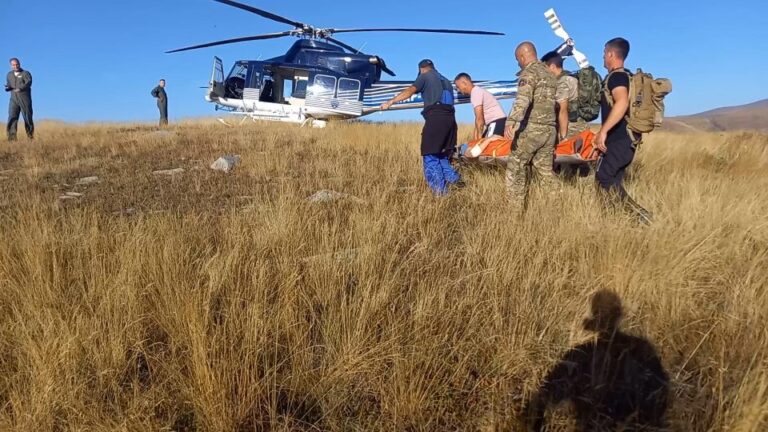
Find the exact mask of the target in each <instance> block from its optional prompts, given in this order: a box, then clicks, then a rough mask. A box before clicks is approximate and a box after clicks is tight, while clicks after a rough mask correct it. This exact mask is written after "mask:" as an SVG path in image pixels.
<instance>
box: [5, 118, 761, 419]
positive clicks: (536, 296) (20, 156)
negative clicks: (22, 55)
mask: <svg viewBox="0 0 768 432" xmlns="http://www.w3.org/2000/svg"><path fill="white" fill-rule="evenodd" d="M468 131H469V130H468V129H467V127H466V126H463V127H462V131H461V133H460V138H462V137H466V136H467V134H468ZM419 133H420V125H419V124H418V123H393V124H366V123H332V124H330V125H329V127H328V128H326V129H301V128H297V127H294V126H290V125H280V124H270V123H259V124H246V125H243V126H242V127H236V128H228V127H226V126H224V125H221V124H218V123H216V122H215V121H207V120H206V121H188V122H183V123H181V124H177V125H173V126H171V127H170V128H168V129H167V132H162V133H158V132H157V128H156V127H153V126H148V125H143V124H110V125H99V124H84V125H66V124H59V123H57V122H50V123H48V122H46V123H44V124H42V125H41V126H40V128H39V131H38V132H37V137H38V139H36V141H34V142H29V141H26V140H25V139H23V138H20V140H19V141H18V142H15V143H5V142H3V143H2V144H0V236H2V242H1V243H0V293H2V296H1V297H0V345H1V346H2V350H0V430H9V431H10V430H13V431H40V430H56V431H58V430H62V431H64V430H67V431H69V430H93V431H103V430H114V431H149V430H152V431H154V430H158V431H160V430H177V431H263V430H285V431H288V430H303V431H321V430H322V431H326V430H327V431H349V430H356V431H363V430H366V431H368V430H380V431H393V430H396V431H406V430H413V431H417V430H418V431H420V430H428V431H445V430H482V431H490V430H498V431H517V430H522V429H521V428H522V424H521V423H520V421H521V409H522V407H523V405H524V404H525V401H526V400H527V399H528V398H529V397H531V395H532V394H533V393H534V392H535V391H536V389H537V388H538V386H539V385H540V384H541V380H542V378H543V376H544V375H545V374H546V373H547V371H548V370H549V369H550V368H551V367H552V366H554V365H555V364H556V363H557V361H558V360H559V359H560V357H561V356H562V355H563V354H564V353H565V352H566V351H567V350H568V349H569V348H571V347H573V346H574V345H576V344H579V343H582V342H584V341H587V340H589V339H590V338H591V337H592V336H591V334H590V333H587V332H585V331H584V330H583V329H582V328H581V323H582V320H583V318H584V317H585V316H586V315H587V313H588V304H589V299H590V296H591V295H592V294H593V293H594V292H596V291H597V290H600V289H610V290H613V291H615V292H616V293H618V294H619V295H620V297H621V299H622V302H623V305H624V309H625V318H624V320H623V323H622V328H623V329H624V330H625V331H626V332H627V333H629V334H632V335H635V336H639V337H643V338H646V339H647V340H649V341H650V342H651V343H652V344H653V345H654V347H655V348H656V350H657V352H658V354H659V356H660V357H661V360H662V363H663V366H664V368H665V370H666V372H667V374H668V375H669V377H670V394H671V400H670V405H669V409H668V411H667V420H668V423H669V425H670V428H669V430H674V431H740V432H742V431H744V432H746V431H754V432H758V431H763V430H766V428H767V427H768V327H767V326H766V318H768V294H767V293H766V285H767V283H768V219H767V218H766V215H768V174H767V173H766V166H768V135H765V134H759V133H750V132H733V133H690V134H672V133H664V132H658V133H654V134H652V135H650V137H649V138H648V140H647V142H646V143H645V144H644V145H643V147H641V149H640V150H639V152H638V158H637V161H636V164H635V165H634V166H633V168H632V170H631V173H630V178H629V180H628V189H630V191H631V193H632V195H633V196H634V197H635V198H636V199H637V201H639V202H640V203H642V204H644V205H645V206H647V207H648V208H649V209H650V210H652V211H653V212H654V214H655V217H656V221H655V223H654V224H653V225H651V226H649V227H643V226H638V225H637V224H635V223H633V221H632V220H630V219H629V218H627V217H626V216H625V215H622V214H620V213H606V212H603V211H601V210H600V209H599V207H598V205H597V198H596V197H595V194H594V191H593V186H592V184H591V183H590V182H589V181H587V182H582V183H580V184H576V185H566V186H564V187H563V190H562V192H559V193H556V194H549V193H541V191H534V193H533V196H532V198H531V204H530V208H529V211H528V212H527V213H526V215H525V216H523V217H519V216H517V215H516V214H515V213H514V212H513V211H512V207H511V206H510V204H509V202H508V200H507V198H506V195H505V193H504V185H503V172H502V171H501V170H492V169H467V170H465V171H464V175H465V179H466V181H467V187H466V188H464V189H462V190H459V191H457V192H456V193H453V194H451V195H450V196H448V197H445V198H435V197H433V196H431V195H430V194H429V192H428V190H427V187H426V185H424V184H423V180H422V176H421V168H420V160H419V154H418V139H419ZM228 154H237V155H239V156H240V157H241V163H240V165H238V166H237V167H236V168H235V170H234V171H233V172H232V173H229V174H224V173H221V172H216V171H213V170H211V169H209V168H208V166H209V165H210V164H211V162H213V161H214V160H215V159H217V158H218V157H219V156H222V155H228ZM174 168H183V169H184V172H182V173H180V174H176V175H170V176H169V175H156V174H153V171H156V170H165V169H174ZM92 176H96V177H98V178H99V180H98V182H94V183H90V184H80V185H78V184H77V182H78V179H81V178H84V177H92ZM320 190H333V191H337V192H340V193H344V194H349V195H350V196H351V197H353V198H347V199H340V200H338V201H334V202H328V203H311V202H308V201H307V199H306V198H307V197H309V196H311V195H312V194H314V193H315V192H317V191H320ZM67 192H69V193H70V196H69V198H66V199H61V198H60V197H61V196H65V195H66V194H67ZM79 194H82V195H79ZM568 413H569V410H568V408H567V407H561V408H559V409H557V410H553V411H552V412H551V413H550V414H549V417H550V419H551V425H552V426H551V427H550V429H549V430H557V431H560V430H562V431H565V430H571V429H572V427H573V423H572V421H571V420H569V419H570V416H569V415H568Z"/></svg>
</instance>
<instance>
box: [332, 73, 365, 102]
mask: <svg viewBox="0 0 768 432" xmlns="http://www.w3.org/2000/svg"><path fill="white" fill-rule="evenodd" d="M337 97H338V98H339V99H351V100H357V99H358V98H359V97H360V81H358V80H354V79H349V78H341V79H339V92H338V96H337Z"/></svg>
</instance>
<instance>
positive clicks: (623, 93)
mask: <svg viewBox="0 0 768 432" xmlns="http://www.w3.org/2000/svg"><path fill="white" fill-rule="evenodd" d="M611 96H612V97H613V107H612V108H611V112H610V114H608V118H607V119H606V120H605V123H603V126H602V127H601V128H600V132H603V131H605V132H608V131H609V130H611V129H613V127H614V126H616V125H617V124H619V122H620V121H621V119H623V118H624V116H625V115H626V113H627V108H628V107H629V89H627V88H626V87H624V86H621V87H616V88H615V89H613V91H611Z"/></svg>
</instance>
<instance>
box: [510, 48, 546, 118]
mask: <svg viewBox="0 0 768 432" xmlns="http://www.w3.org/2000/svg"><path fill="white" fill-rule="evenodd" d="M518 75H519V78H518V81H517V97H516V99H515V105H514V107H512V111H511V112H510V113H509V117H508V120H507V124H511V125H513V126H514V125H515V123H520V124H522V125H524V124H526V123H532V124H536V125H540V126H554V125H555V92H556V91H557V78H556V77H555V76H554V75H552V73H551V72H549V70H547V67H546V66H544V63H542V62H540V61H534V62H532V63H530V64H529V65H528V66H526V67H524V68H523V70H522V71H520V73H519V74H518ZM522 125H521V127H522Z"/></svg>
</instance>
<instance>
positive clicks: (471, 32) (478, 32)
mask: <svg viewBox="0 0 768 432" xmlns="http://www.w3.org/2000/svg"><path fill="white" fill-rule="evenodd" d="M327 31H328V33H330V34H334V33H361V32H415V33H449V34H468V35H485V36H504V33H499V32H491V31H484V30H453V29H423V28H358V29H327Z"/></svg>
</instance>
